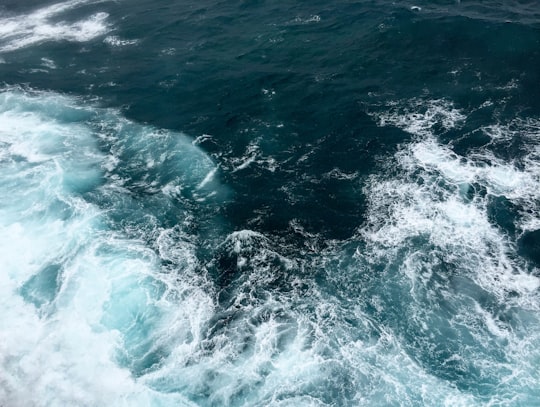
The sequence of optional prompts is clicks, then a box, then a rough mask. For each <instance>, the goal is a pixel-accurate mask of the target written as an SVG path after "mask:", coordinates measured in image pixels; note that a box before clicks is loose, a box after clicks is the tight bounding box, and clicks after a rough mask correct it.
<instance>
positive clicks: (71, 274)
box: [0, 90, 214, 406]
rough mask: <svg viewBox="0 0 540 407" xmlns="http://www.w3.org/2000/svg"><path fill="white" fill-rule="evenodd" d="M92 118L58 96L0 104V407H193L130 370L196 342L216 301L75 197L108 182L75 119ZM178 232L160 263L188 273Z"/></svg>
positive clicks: (164, 236)
mask: <svg viewBox="0 0 540 407" xmlns="http://www.w3.org/2000/svg"><path fill="white" fill-rule="evenodd" d="M95 113H96V110H95V109H93V108H92V107H85V108H81V107H79V106H78V105H77V103H76V101H74V100H73V99H69V98H66V97H62V96H59V95H55V94H47V93H41V94H25V93H24V92H21V91H18V90H4V91H3V92H2V93H1V94H0V123H1V125H0V156H1V157H2V160H1V165H0V188H1V189H2V190H3V193H2V194H1V198H0V258H1V265H2V267H1V268H2V273H1V274H0V306H1V307H2V309H3V310H4V312H2V313H1V314H0V326H1V327H2V329H0V404H2V405H6V406H8V405H9V406H22V405H32V406H65V405H77V406H96V405H114V406H137V405H141V406H147V405H171V406H172V405H174V406H176V405H180V406H187V405H193V404H192V403H191V402H189V401H188V400H187V399H186V398H185V397H184V396H182V395H181V394H178V393H167V392H165V393H160V392H158V391H156V390H154V389H152V387H151V386H150V385H147V384H146V382H145V380H146V379H145V377H144V376H143V377H141V378H138V379H137V378H135V377H134V376H133V375H132V372H131V371H130V369H132V370H133V371H135V370H137V369H135V368H133V366H134V365H136V364H143V366H144V363H145V362H144V359H145V358H146V357H151V356H152V354H156V355H161V356H160V357H161V358H162V359H163V360H164V359H166V358H167V357H168V356H169V355H170V354H171V353H175V352H176V350H175V349H178V348H180V347H182V346H184V347H187V348H191V347H192V344H193V343H199V342H200V341H201V332H202V329H203V326H204V324H205V321H207V320H208V319H209V318H210V316H211V315H212V313H213V307H214V304H213V301H212V299H211V297H210V296H209V294H208V293H206V292H204V291H203V290H202V289H201V288H200V286H201V284H200V282H199V283H196V281H197V278H196V276H194V277H193V278H191V279H190V278H187V279H186V280H185V281H179V280H177V278H176V277H175V276H173V275H172V274H170V273H166V272H164V271H163V270H162V269H161V266H160V260H159V259H158V256H157V255H156V254H155V253H154V251H153V250H150V249H149V248H148V247H146V246H145V245H143V244H142V243H141V242H140V241H137V240H134V239H129V238H126V237H125V236H123V234H122V232H121V231H114V230H109V229H108V227H106V226H105V224H106V223H107V222H106V221H105V219H106V211H105V210H103V209H101V208H99V207H97V206H96V205H94V204H91V203H88V202H86V201H85V200H84V199H83V198H82V197H81V195H80V193H78V190H79V188H81V186H83V187H84V190H87V189H92V188H98V187H99V185H100V183H102V182H103V176H104V174H103V171H104V167H105V165H103V164H105V163H106V162H107V158H106V156H104V153H102V152H101V151H100V150H99V149H98V147H97V135H96V134H94V131H93V130H92V128H90V127H88V126H87V125H84V124H78V123H77V120H73V117H74V116H77V115H80V116H81V120H80V122H81V123H82V122H84V120H82V118H85V117H86V118H88V117H89V116H92V115H94V114H95ZM101 113H102V114H106V112H101ZM64 117H66V118H67V120H65V121H64V120H63V118H64ZM113 117H114V116H113ZM135 134H136V133H135ZM187 145H189V146H190V147H191V145H190V144H189V143H187ZM191 148H195V147H191ZM199 182H200V179H199ZM125 192H126V191H125V190H123V189H122V188H112V187H111V188H110V189H109V193H116V194H123V193H125ZM118 198H121V197H118ZM120 201H121V199H120ZM175 233H176V232H175V231H174V230H163V231H161V233H160V238H159V239H158V246H159V253H160V255H162V256H163V257H162V258H163V259H168V260H170V261H174V262H176V263H177V265H178V267H179V268H180V269H181V270H180V271H182V273H184V274H189V273H191V272H193V269H194V268H195V266H196V264H197V260H196V256H195V253H194V247H193V245H192V244H190V243H189V241H185V242H184V244H182V243H181V241H180V242H179V241H178V240H177V239H176V236H175ZM47 267H49V268H50V267H53V270H57V271H56V273H57V274H56V275H52V277H51V276H47V275H46V274H44V273H45V271H44V270H47ZM172 344H175V346H176V348H175V347H174V346H172ZM184 356H185V355H184ZM163 360H162V361H161V362H163ZM148 368H151V366H148ZM153 368H154V369H155V366H154V367H153ZM29 388H31V389H32V391H31V392H28V389H29Z"/></svg>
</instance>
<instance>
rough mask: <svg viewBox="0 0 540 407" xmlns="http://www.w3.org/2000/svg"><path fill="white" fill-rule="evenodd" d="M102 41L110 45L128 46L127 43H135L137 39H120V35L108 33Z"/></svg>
mask: <svg viewBox="0 0 540 407" xmlns="http://www.w3.org/2000/svg"><path fill="white" fill-rule="evenodd" d="M103 42H104V43H105V44H108V45H110V46H112V47H125V46H128V45H135V44H137V43H138V42H139V40H136V39H132V40H126V39H122V38H120V37H117V36H116V35H109V36H107V37H105V39H104V40H103Z"/></svg>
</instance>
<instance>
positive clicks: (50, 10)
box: [0, 0, 110, 52]
mask: <svg viewBox="0 0 540 407" xmlns="http://www.w3.org/2000/svg"><path fill="white" fill-rule="evenodd" d="M90 3H92V2H90V1H84V0H81V1H68V2H65V3H58V4H53V5H51V6H47V7H43V8H40V9H38V10H36V11H34V12H31V13H29V14H24V15H19V16H13V17H4V18H0V52H9V51H15V50H18V49H21V48H26V47H29V46H33V45H37V44H40V43H43V42H48V41H63V40H65V41H71V42H87V41H90V40H92V39H94V38H96V37H98V36H101V35H104V34H105V33H107V32H108V31H109V29H110V28H109V24H108V23H107V18H108V14H107V13H104V12H99V13H95V14H92V15H90V16H89V17H87V18H86V19H82V20H78V21H75V22H73V23H68V22H65V21H61V22H54V21H53V20H54V19H56V18H57V17H58V16H59V15H61V14H62V13H64V12H66V11H69V10H71V9H73V8H76V7H79V6H81V5H85V4H90Z"/></svg>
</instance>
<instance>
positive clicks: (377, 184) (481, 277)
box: [355, 100, 540, 406]
mask: <svg viewBox="0 0 540 407" xmlns="http://www.w3.org/2000/svg"><path fill="white" fill-rule="evenodd" d="M376 117H377V120H378V123H379V124H380V125H382V126H388V125H392V126H396V127H399V128H401V129H403V130H405V131H407V132H409V133H411V134H412V135H413V138H412V141H410V142H409V143H406V144H403V145H402V146H401V147H400V149H399V150H398V152H397V153H396V154H395V156H394V159H393V160H391V162H388V163H387V165H386V169H385V170H384V171H383V172H382V173H380V174H376V175H373V176H372V178H371V180H370V181H369V182H368V184H367V185H366V187H365V194H366V196H367V199H368V202H369V204H368V213H367V215H368V219H367V222H366V224H365V225H363V226H362V227H361V228H359V237H360V238H361V239H362V240H363V241H364V242H365V245H366V246H365V247H363V249H362V250H358V251H357V253H356V255H355V256H356V258H357V259H359V261H360V262H361V264H363V263H362V262H364V261H365V262H366V263H367V264H369V265H370V267H376V266H377V265H380V267H382V268H383V270H384V271H383V272H381V273H382V275H381V279H383V280H384V281H386V282H387V283H389V284H391V282H392V281H399V283H398V284H399V287H400V288H399V290H400V294H394V295H393V296H392V298H391V301H393V303H392V305H393V306H395V307H399V308H402V309H403V310H402V313H401V314H402V316H400V318H406V319H407V322H406V324H407V327H404V328H399V327H394V329H398V330H399V329H404V330H405V331H407V330H409V329H414V331H413V332H414V335H413V336H414V337H413V339H411V340H412V341H416V343H415V345H414V346H415V350H414V352H413V353H414V354H415V355H418V356H417V358H418V359H419V360H420V361H422V360H423V358H425V359H427V362H425V364H424V365H423V366H424V367H423V368H425V369H426V373H427V374H429V373H430V372H431V371H433V372H435V373H436V374H441V373H442V374H445V375H450V376H451V375H452V374H453V373H452V372H453V370H452V369H454V368H448V369H446V368H444V367H443V366H444V365H445V364H449V365H450V366H452V365H453V364H454V365H456V366H460V367H459V369H461V371H462V372H466V371H467V369H471V371H472V372H476V371H477V372H478V373H475V374H476V375H479V376H477V377H476V379H475V380H479V381H486V385H487V386H492V384H491V383H500V384H499V385H498V386H499V387H493V391H492V393H491V394H490V395H489V396H486V395H484V396H483V397H484V401H486V402H487V404H488V405H508V406H509V405H517V404H520V403H521V404H524V405H525V404H528V403H530V402H531V401H532V400H534V399H536V398H537V397H538V393H537V391H536V390H535V389H536V388H537V387H538V385H539V382H538V376H537V375H536V373H535V368H534V367H533V365H534V363H531V360H538V358H539V357H540V353H539V351H538V345H539V344H540V337H539V335H538V334H537V333H536V332H537V327H538V324H539V321H540V307H539V306H538V304H539V296H540V293H539V289H540V279H539V278H538V277H537V275H538V274H537V269H535V266H534V265H531V264H530V263H529V262H528V261H527V260H526V259H524V258H522V257H521V256H519V255H518V253H517V250H516V246H517V243H516V239H517V236H519V233H520V231H524V230H528V229H529V228H530V227H531V225H533V224H534V222H533V220H532V218H537V214H538V211H539V210H540V192H539V191H540V178H539V175H538V168H539V167H538V166H539V163H540V160H539V155H538V149H537V140H538V135H539V133H540V126H538V125H537V124H538V122H537V121H535V120H526V121H523V120H515V121H513V122H512V123H510V124H509V125H501V124H496V125H493V126H488V127H484V128H482V129H479V131H483V132H485V134H487V135H488V136H490V137H491V138H492V140H493V142H492V143H490V144H488V145H486V146H484V147H482V148H477V149H475V150H472V151H471V152H469V153H468V154H467V155H459V154H457V153H456V152H454V151H453V150H452V148H451V145H445V144H443V143H442V142H441V141H439V139H438V137H437V135H438V134H444V133H445V132H446V131H448V130H450V129H452V128H454V129H455V128H459V126H460V125H461V124H462V123H463V122H465V121H466V115H465V114H464V112H462V111H460V110H458V109H456V108H455V107H454V106H453V105H452V104H451V103H449V102H446V101H439V100H438V101H426V102H425V103H421V102H420V101H419V100H413V101H412V102H410V103H408V102H399V103H397V104H394V105H392V106H390V107H389V108H388V109H387V110H386V111H384V112H383V113H381V114H377V115H376ZM509 133H510V134H509ZM512 133H513V134H512ZM513 137H516V138H517V137H519V139H520V140H521V141H522V142H523V145H524V152H523V156H522V157H516V158H515V159H512V160H511V161H508V160H505V159H503V158H501V155H500V154H497V148H496V147H499V148H500V146H501V145H502V146H504V142H508V141H509V140H512V138H513ZM497 143H499V144H497ZM500 143H503V144H500ZM495 197H500V198H504V199H505V200H507V201H508V202H510V203H512V204H513V205H515V207H516V208H521V209H520V210H518V211H517V212H516V213H515V214H514V215H515V218H514V219H513V225H514V227H515V228H516V230H517V231H518V233H517V234H513V233H512V232H509V231H505V230H504V229H503V228H501V227H499V226H498V225H497V224H495V223H494V222H493V219H491V217H490V205H492V203H491V202H492V199H493V198H495ZM535 270H536V271H535ZM380 295H382V296H383V297H384V290H381V294H380ZM400 296H401V297H403V299H400ZM488 299H490V300H489V301H488ZM381 301H385V300H384V299H381V300H379V302H381ZM481 302H482V304H480V303H481ZM388 307H389V304H388V303H384V302H383V304H381V305H379V307H378V308H377V309H379V310H381V312H383V311H384V310H387V309H388ZM518 309H519V311H515V310H518ZM510 310H512V311H510ZM441 314H443V315H445V316H444V317H441V316H440V315H441ZM509 315H510V316H509ZM413 327H414V328H413ZM441 332H444V334H442V333H441ZM468 336H470V337H471V338H473V340H472V341H470V340H468V339H466V338H467V337H468ZM501 343H504V345H501ZM405 346H408V345H407V342H406V341H405ZM424 349H433V350H437V349H438V350H442V349H443V350H445V352H447V353H445V355H448V356H447V359H446V360H445V362H444V364H443V365H442V366H438V365H437V363H440V360H439V359H438V358H436V357H435V356H434V355H435V354H434V353H433V351H431V352H430V351H424ZM471 349H474V350H471ZM497 352H502V353H504V357H500V356H496V355H497ZM455 380H457V381H458V382H459V380H460V379H459V378H456V379H455ZM512 394H515V395H516V396H515V397H514V396H511V395H512ZM449 397H450V396H449ZM450 398H451V397H450ZM450 398H449V399H448V404H449V405H451V404H453V403H454V401H451V402H450ZM471 403H472V402H471ZM462 404H465V405H467V404H468V402H465V403H462ZM472 404H474V403H472Z"/></svg>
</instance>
